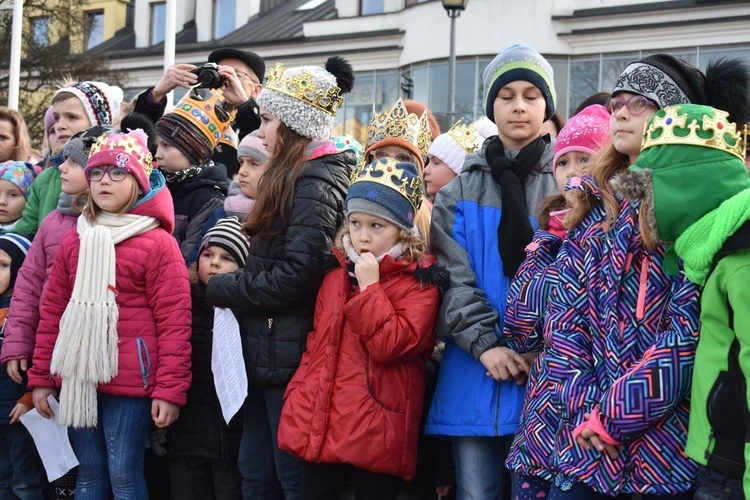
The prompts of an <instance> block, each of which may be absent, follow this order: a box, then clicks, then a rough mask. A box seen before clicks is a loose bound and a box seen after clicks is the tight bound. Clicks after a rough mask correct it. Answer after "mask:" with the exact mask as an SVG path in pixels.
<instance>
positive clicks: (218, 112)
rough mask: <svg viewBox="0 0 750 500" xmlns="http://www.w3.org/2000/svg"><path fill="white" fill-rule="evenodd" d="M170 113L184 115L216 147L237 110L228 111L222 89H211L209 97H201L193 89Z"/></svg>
mask: <svg viewBox="0 0 750 500" xmlns="http://www.w3.org/2000/svg"><path fill="white" fill-rule="evenodd" d="M170 113H174V114H176V115H179V116H182V117H183V118H185V119H186V120H188V121H189V122H190V123H191V124H193V125H195V127H196V128H197V129H198V130H200V131H201V133H202V134H203V135H204V136H206V138H207V139H208V140H209V142H210V143H211V144H213V145H214V147H216V145H217V144H219V141H220V140H221V136H222V135H224V132H226V130H227V128H229V126H230V125H231V123H232V122H233V121H234V117H235V115H236V114H237V110H236V109H235V110H233V111H232V112H231V113H227V111H226V110H225V109H224V92H223V91H222V90H221V89H211V94H210V97H209V98H208V99H200V97H199V96H198V95H194V94H193V93H192V91H190V92H188V93H187V94H185V97H183V98H182V99H180V102H178V103H177V106H175V107H174V109H173V110H171V111H170Z"/></svg>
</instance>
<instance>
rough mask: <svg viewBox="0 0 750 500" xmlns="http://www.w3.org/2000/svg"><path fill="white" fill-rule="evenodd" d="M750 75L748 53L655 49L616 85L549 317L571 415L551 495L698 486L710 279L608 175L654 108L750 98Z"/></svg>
mask: <svg viewBox="0 0 750 500" xmlns="http://www.w3.org/2000/svg"><path fill="white" fill-rule="evenodd" d="M646 81H649V82H658V84H659V85H658V86H656V87H654V86H651V85H647V86H644V85H643V83H644V82H646ZM748 81H750V75H748V72H747V70H746V69H745V66H744V65H743V64H742V63H740V62H738V61H733V60H725V61H718V62H713V63H711V64H709V67H708V70H707V72H706V75H703V74H702V73H700V72H699V71H698V70H697V69H696V68H694V67H692V66H690V65H689V64H687V63H685V62H684V61H680V60H678V59H675V58H673V57H671V56H668V55H665V54H655V55H652V56H648V57H647V58H644V59H643V60H641V61H637V62H635V63H633V64H631V65H629V66H628V67H627V68H626V69H625V71H624V72H623V74H622V75H621V77H620V79H619V80H618V82H617V84H616V86H615V91H614V92H613V95H614V97H612V98H611V99H610V101H609V103H608V106H607V107H608V108H609V110H610V112H611V114H612V119H611V122H610V130H611V136H612V142H613V147H612V149H611V150H610V151H607V150H605V151H604V152H603V153H602V154H601V155H600V157H599V161H598V162H597V163H596V165H595V167H594V170H593V175H592V176H593V180H591V179H588V180H586V181H585V182H582V183H581V185H580V186H579V187H577V188H576V190H579V191H581V192H586V191H588V195H589V196H593V199H594V200H596V202H595V203H594V204H593V205H591V208H589V209H588V210H587V211H579V212H578V214H577V215H582V216H583V218H582V220H581V222H580V224H578V226H577V227H574V228H573V230H572V231H571V232H570V233H569V234H568V237H567V239H566V240H565V243H564V244H563V248H562V249H561V251H560V255H559V256H558V275H559V278H558V279H559V282H560V284H559V286H557V287H556V288H555V289H554V290H553V293H552V294H551V295H550V299H549V308H548V309H549V310H548V316H547V320H546V324H545V332H544V335H545V345H546V346H547V350H546V352H545V365H546V368H547V374H548V377H549V379H550V380H551V381H553V384H552V391H551V395H550V397H551V402H552V405H553V407H554V409H555V411H557V413H558V416H559V419H560V425H559V428H558V431H557V433H556V443H555V451H554V457H555V458H554V464H553V467H554V472H555V484H554V485H553V486H552V487H551V489H550V498H553V499H554V498H576V499H577V498H606V497H609V496H617V495H620V494H624V495H630V494H632V493H640V494H642V495H644V497H645V498H650V497H651V495H670V496H672V497H674V498H692V493H691V489H692V487H693V482H694V480H695V477H696V473H697V468H698V467H697V464H696V463H695V462H694V461H693V460H691V459H689V458H688V457H687V456H685V454H684V447H685V442H686V438H687V435H686V434H687V433H686V429H687V426H688V414H689V398H688V396H689V391H690V373H691V370H692V366H693V357H694V350H695V345H696V341H697V338H698V337H697V335H698V289H697V288H696V287H695V285H693V284H692V283H690V282H689V281H688V280H687V279H686V278H685V276H684V274H683V273H680V274H677V275H675V276H671V275H669V274H668V273H669V272H672V271H673V272H674V273H675V274H676V273H677V271H678V266H677V261H676V259H671V258H670V257H669V254H666V255H665V249H664V247H663V246H658V245H651V244H649V242H648V240H647V239H646V238H644V237H643V236H642V235H643V234H645V233H646V232H647V231H648V229H647V227H648V226H647V224H644V219H643V217H644V215H645V210H642V209H641V204H640V202H639V201H638V200H635V201H630V200H627V199H623V198H622V197H620V196H619V195H617V194H616V193H613V192H611V191H610V190H609V189H607V188H606V186H608V185H609V181H610V179H611V177H612V175H614V174H615V173H618V172H620V171H622V170H623V165H625V166H627V165H628V162H630V163H633V162H635V161H636V158H637V157H638V154H639V152H640V146H641V139H640V138H642V136H643V133H642V131H643V130H644V125H645V123H647V121H648V119H647V118H646V117H650V116H653V114H654V113H656V111H657V110H658V108H664V107H666V106H669V105H672V104H674V102H675V101H679V100H691V101H698V100H710V101H712V102H720V101H723V102H724V103H725V104H728V105H729V107H730V108H731V109H738V108H745V109H746V105H745V104H744V103H745V102H746V101H747V97H746V90H745V89H746V88H747V86H748ZM730 90H733V91H731V92H730ZM738 96H743V97H742V98H738ZM598 200H601V201H598ZM681 205H682V200H680V201H679V202H675V207H677V206H681ZM578 208H580V207H578ZM576 209H577V208H576V206H575V205H574V208H573V211H572V212H571V214H570V215H569V216H568V220H570V216H571V215H576ZM636 388H637V389H636ZM655 446H656V447H658V450H657V449H656V448H655Z"/></svg>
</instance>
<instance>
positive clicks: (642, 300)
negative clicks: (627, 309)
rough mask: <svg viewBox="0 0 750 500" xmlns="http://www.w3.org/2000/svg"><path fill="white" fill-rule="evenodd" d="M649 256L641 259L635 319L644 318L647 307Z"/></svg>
mask: <svg viewBox="0 0 750 500" xmlns="http://www.w3.org/2000/svg"><path fill="white" fill-rule="evenodd" d="M650 262H651V261H650V260H649V258H648V257H647V256H646V255H644V256H643V259H642V261H641V275H640V277H639V279H638V281H639V282H640V283H639V285H638V302H637V303H636V306H635V319H636V320H638V321H640V320H642V319H643V316H644V314H645V309H646V288H647V285H648V270H649V264H650Z"/></svg>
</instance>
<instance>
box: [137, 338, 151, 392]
mask: <svg viewBox="0 0 750 500" xmlns="http://www.w3.org/2000/svg"><path fill="white" fill-rule="evenodd" d="M135 342H136V344H137V345H138V363H139V364H140V366H141V377H142V378H143V390H144V391H147V390H148V374H149V372H150V371H151V358H149V357H148V346H147V345H146V341H145V340H143V338H141V337H138V338H136V339H135Z"/></svg>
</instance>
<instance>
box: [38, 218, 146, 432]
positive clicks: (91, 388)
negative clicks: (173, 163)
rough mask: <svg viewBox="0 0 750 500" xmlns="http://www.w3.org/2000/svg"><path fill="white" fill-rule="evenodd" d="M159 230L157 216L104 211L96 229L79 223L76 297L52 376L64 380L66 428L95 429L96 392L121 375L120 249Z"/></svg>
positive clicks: (67, 315)
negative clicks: (117, 269) (120, 245)
mask: <svg viewBox="0 0 750 500" xmlns="http://www.w3.org/2000/svg"><path fill="white" fill-rule="evenodd" d="M158 226H159V221H158V220H157V219H155V218H153V217H148V216H141V215H131V214H125V215H114V214H110V213H107V212H102V213H101V214H99V216H98V217H97V219H96V221H95V222H94V223H93V224H91V223H90V222H89V220H88V219H87V218H86V217H85V216H82V217H79V218H78V226H77V228H76V229H77V231H78V237H79V238H80V240H81V249H80V252H79V255H78V268H77V271H76V280H75V284H74V285H73V293H72V295H71V297H70V302H68V306H67V307H66V308H65V312H64V313H63V315H62V318H61V319H60V334H59V335H58V337H57V341H56V342H55V350H54V352H53V353H52V364H51V371H52V373H53V374H55V375H60V376H61V377H62V379H63V385H62V390H61V391H60V415H59V416H58V418H59V421H60V423H61V424H62V425H67V426H72V427H94V426H96V423H97V413H98V412H97V404H96V399H97V396H96V389H97V386H98V385H99V384H100V383H102V384H106V383H107V382H109V381H110V380H112V379H113V378H114V377H115V376H116V375H117V358H118V349H117V340H118V336H117V321H118V310H117V302H116V300H115V299H116V297H117V289H116V284H117V281H116V276H115V245H116V244H118V243H120V242H121V241H124V240H127V239H128V238H131V237H133V236H136V235H138V234H141V233H145V232H146V231H149V230H151V229H153V228H155V227H158Z"/></svg>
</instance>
